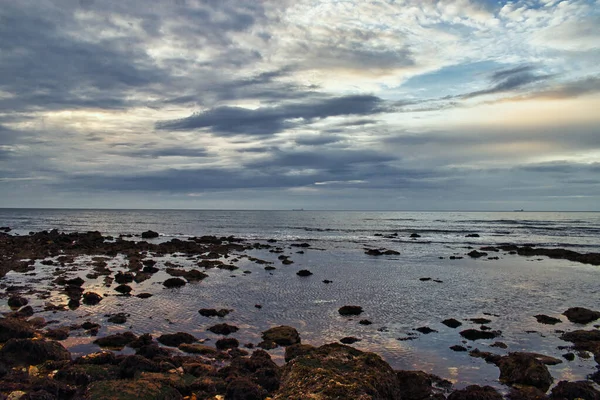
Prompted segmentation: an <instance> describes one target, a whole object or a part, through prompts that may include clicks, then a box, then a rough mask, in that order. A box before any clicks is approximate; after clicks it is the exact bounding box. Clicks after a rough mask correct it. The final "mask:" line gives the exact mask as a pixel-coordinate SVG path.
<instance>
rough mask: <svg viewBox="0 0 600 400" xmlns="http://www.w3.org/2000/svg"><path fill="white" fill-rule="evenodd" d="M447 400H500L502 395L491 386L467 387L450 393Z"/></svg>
mask: <svg viewBox="0 0 600 400" xmlns="http://www.w3.org/2000/svg"><path fill="white" fill-rule="evenodd" d="M448 400H502V395H501V394H500V393H498V392H497V391H496V389H494V388H493V387H491V386H478V385H471V386H467V387H466V388H464V389H462V390H455V391H454V392H452V393H450V396H448Z"/></svg>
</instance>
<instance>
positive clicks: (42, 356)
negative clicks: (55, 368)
mask: <svg viewBox="0 0 600 400" xmlns="http://www.w3.org/2000/svg"><path fill="white" fill-rule="evenodd" d="M70 359H71V353H69V351H68V350H67V349H65V348H64V347H63V345H62V344H60V343H58V342H55V341H52V340H34V339H11V340H9V341H8V342H6V344H5V345H4V347H2V349H0V361H1V362H3V363H5V364H6V365H38V364H41V363H43V362H45V361H62V360H70Z"/></svg>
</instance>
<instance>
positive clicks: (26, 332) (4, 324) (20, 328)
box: [0, 318, 35, 343]
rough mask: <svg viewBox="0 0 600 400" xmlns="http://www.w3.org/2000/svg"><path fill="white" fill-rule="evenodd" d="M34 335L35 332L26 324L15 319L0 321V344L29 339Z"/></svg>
mask: <svg viewBox="0 0 600 400" xmlns="http://www.w3.org/2000/svg"><path fill="white" fill-rule="evenodd" d="M34 334H35V330H34V329H33V328H32V327H31V325H29V324H28V323H27V322H24V321H20V320H18V319H15V318H3V319H0V343H4V342H6V341H8V340H9V339H29V338H32V337H33V336H34Z"/></svg>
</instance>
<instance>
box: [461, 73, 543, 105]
mask: <svg viewBox="0 0 600 400" xmlns="http://www.w3.org/2000/svg"><path fill="white" fill-rule="evenodd" d="M534 71H535V68H534V67H532V66H529V65H524V66H518V67H514V68H510V69H504V70H500V71H496V72H494V73H492V74H491V76H490V81H491V82H492V84H493V86H492V87H490V88H488V89H484V90H477V91H474V92H470V93H467V94H463V95H461V96H459V97H460V98H463V99H470V98H473V97H478V96H484V95H488V94H496V93H505V92H510V91H514V90H516V89H520V88H522V87H525V86H527V85H529V84H531V83H535V82H539V81H543V80H545V79H548V78H550V77H551V76H552V75H543V74H537V73H535V72H534Z"/></svg>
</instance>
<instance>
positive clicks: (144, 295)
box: [135, 293, 152, 299]
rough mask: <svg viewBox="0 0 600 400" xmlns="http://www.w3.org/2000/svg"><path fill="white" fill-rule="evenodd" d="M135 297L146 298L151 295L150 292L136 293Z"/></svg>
mask: <svg viewBox="0 0 600 400" xmlns="http://www.w3.org/2000/svg"><path fill="white" fill-rule="evenodd" d="M135 297H139V298H140V299H148V298H150V297H152V294H151V293H140V294H138V295H136V296H135Z"/></svg>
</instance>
